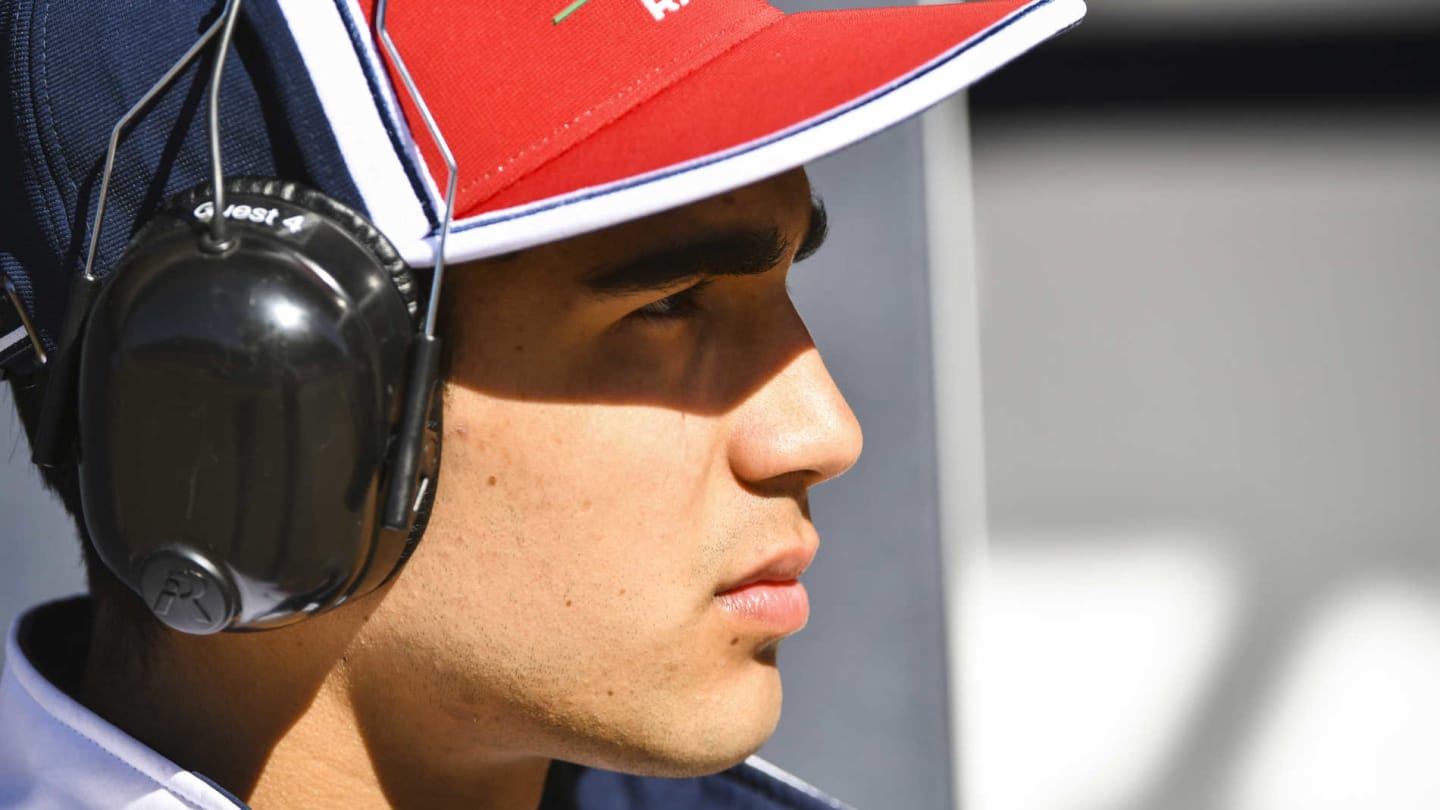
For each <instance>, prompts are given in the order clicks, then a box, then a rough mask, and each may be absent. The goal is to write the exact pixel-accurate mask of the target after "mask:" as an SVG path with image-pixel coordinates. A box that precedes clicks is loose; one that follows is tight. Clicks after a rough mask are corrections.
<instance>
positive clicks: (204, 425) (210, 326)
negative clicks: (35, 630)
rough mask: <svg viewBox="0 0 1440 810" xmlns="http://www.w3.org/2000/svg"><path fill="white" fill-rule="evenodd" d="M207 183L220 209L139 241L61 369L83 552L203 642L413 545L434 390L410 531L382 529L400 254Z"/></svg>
mask: <svg viewBox="0 0 1440 810" xmlns="http://www.w3.org/2000/svg"><path fill="white" fill-rule="evenodd" d="M225 189H226V192H227V198H226V206H225V210H223V211H220V212H215V211H214V210H213V209H214V206H213V204H212V203H211V202H210V197H211V195H210V194H209V191H208V186H202V187H198V188H196V189H192V190H191V191H188V192H186V193H184V194H181V195H179V196H178V197H176V198H175V199H173V200H171V201H170V202H169V203H167V205H166V206H164V207H163V208H162V210H161V212H160V214H158V215H157V216H156V217H155V218H153V219H152V220H150V221H149V222H148V223H147V224H146V225H145V227H143V228H142V229H140V230H139V231H138V232H137V234H136V235H135V237H134V239H133V240H132V242H131V245H130V248H129V249H128V250H127V252H126V255H125V256H123V257H122V258H121V260H120V262H119V263H118V264H117V266H116V269H115V270H114V272H113V273H112V275H111V277H110V278H109V279H107V282H106V286H105V289H104V290H103V291H102V292H101V294H100V297H99V299H98V300H97V301H96V304H95V306H94V308H93V310H92V312H91V317H90V320H89V323H88V326H87V328H86V331H85V337H84V341H83V346H84V348H83V354H82V359H81V371H80V375H79V376H80V408H81V420H80V423H81V431H80V452H81V476H80V477H81V489H82V496H83V501H84V505H85V518H86V524H87V528H88V529H89V530H90V534H91V537H92V540H93V541H94V542H95V546H96V549H97V551H98V552H99V554H100V557H101V558H102V559H103V560H104V561H105V563H106V564H107V565H108V566H109V567H110V568H111V569H112V570H113V571H114V572H115V573H116V575H117V576H118V577H119V578H120V579H121V580H122V581H123V582H125V583H126V584H127V585H129V586H130V587H131V588H132V589H133V590H135V591H136V592H137V593H139V594H140V595H141V597H142V598H143V599H144V600H145V601H146V602H147V604H149V605H150V607H151V609H152V611H153V612H155V613H156V615H157V616H158V617H159V618H161V620H162V621H165V622H166V623H167V624H170V626H172V627H175V628H177V629H181V630H185V631H188V632H200V633H205V632H214V631H216V630H220V629H259V628H264V627H272V626H277V625H280V624H286V623H289V622H292V621H295V620H298V619H299V618H303V617H304V616H306V615H310V614H313V613H317V612H321V611H324V610H327V609H329V608H331V607H334V606H336V605H338V604H340V603H342V602H344V601H346V600H348V599H349V598H352V597H353V596H356V595H359V594H363V593H365V592H368V591H370V590H373V589H374V588H375V587H378V586H379V585H380V584H381V583H383V582H384V581H385V580H387V579H388V578H390V577H391V576H393V574H394V572H395V571H396V570H398V568H399V566H400V565H401V564H403V562H404V560H405V559H406V558H408V556H409V554H410V552H411V551H412V550H413V548H414V546H415V544H416V543H417V542H418V540H419V538H420V536H421V533H422V532H423V529H424V525H425V522H426V519H427V518H428V515H429V511H430V507H431V505H432V504H433V497H434V493H435V483H436V473H437V472H438V465H439V419H440V414H439V410H440V406H439V401H438V398H436V400H435V402H434V405H433V407H432V413H431V414H430V419H429V420H427V422H428V424H429V427H430V428H431V430H430V431H428V436H427V439H428V441H427V442H426V446H425V457H424V460H423V461H422V464H421V469H422V471H423V475H424V477H425V479H426V481H427V488H426V489H425V491H424V493H423V496H422V497H421V498H420V499H419V501H420V503H419V504H417V506H416V509H415V510H414V511H415V514H414V519H413V520H412V522H411V525H410V526H409V529H410V530H409V531H400V530H395V531H392V530H385V529H383V528H381V527H380V523H379V521H378V518H377V512H378V508H377V506H378V504H377V499H378V498H379V496H380V493H383V491H384V488H385V481H386V476H387V471H388V470H389V469H390V465H391V460H390V453H391V452H392V444H393V441H394V430H395V426H396V424H397V422H398V419H399V412H400V411H399V408H400V404H401V402H402V400H403V395H404V388H405V380H406V373H405V372H406V369H407V355H408V353H409V349H410V346H411V344H412V343H413V342H414V340H415V335H416V334H417V331H418V330H417V322H418V310H419V305H418V292H419V291H418V288H417V283H416V279H415V277H414V276H413V274H412V273H411V271H410V270H409V268H408V267H406V266H405V264H404V261H403V260H402V259H401V258H400V256H399V254H398V252H397V251H396V250H395V249H394V247H393V246H392V245H391V244H390V242H389V241H388V240H387V239H386V238H385V237H384V236H383V235H382V234H381V233H380V232H379V231H378V230H377V229H376V228H374V226H372V225H371V224H370V223H369V222H368V221H366V220H365V218H364V217H363V216H361V215H360V214H358V213H356V212H355V211H353V210H351V209H350V208H348V207H346V206H344V205H343V204H341V203H339V202H336V201H335V200H333V199H331V198H329V197H327V196H326V195H324V194H322V193H320V192H317V191H314V190H313V189H309V188H307V187H305V186H303V185H301V184H298V183H293V182H287V181H281V180H274V179H267V178H231V179H229V180H227V181H226V183H225ZM206 206H209V207H208V208H207V207H206ZM217 214H218V215H220V216H224V217H225V218H226V220H227V230H228V231H229V234H230V235H232V236H234V237H235V238H234V239H229V240H227V241H228V242H231V243H232V245H231V246H230V247H227V248H225V249H224V250H215V249H213V247H212V248H207V247H205V243H206V240H204V239H203V234H204V232H205V230H206V229H207V225H206V224H205V223H206V221H208V219H209V217H210V216H213V215H217ZM199 594H203V595H204V598H203V601H202V599H201V596H199ZM177 606H178V607H177ZM177 611H178V612H179V614H180V615H177Z"/></svg>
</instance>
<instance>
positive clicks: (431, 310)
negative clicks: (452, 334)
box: [375, 0, 458, 338]
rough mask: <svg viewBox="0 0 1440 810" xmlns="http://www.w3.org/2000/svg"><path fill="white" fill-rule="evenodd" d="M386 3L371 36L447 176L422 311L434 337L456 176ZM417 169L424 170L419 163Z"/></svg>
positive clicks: (378, 9)
mask: <svg viewBox="0 0 1440 810" xmlns="http://www.w3.org/2000/svg"><path fill="white" fill-rule="evenodd" d="M387 5H388V3H387V2H386V0H379V1H378V2H377V3H376V6H375V32H376V34H377V35H378V36H379V38H380V44H381V45H382V46H383V47H384V48H385V54H386V56H389V57H390V62H391V64H392V65H394V67H395V72H396V73H397V74H399V75H400V82H401V84H403V85H405V92H406V93H408V94H409V96H410V100H411V101H413V102H415V106H416V107H417V108H418V109H419V110H420V117H421V118H423V119H424V120H425V129H426V130H428V131H429V133H430V139H431V140H432V141H434V143H435V146H436V147H437V148H438V149H439V150H440V156H441V157H442V158H444V159H445V169H446V172H447V173H448V174H447V176H446V179H445V214H444V216H443V217H441V220H440V241H439V243H438V244H437V245H436V246H435V273H434V277H433V279H432V280H431V284H430V301H429V304H428V305H427V306H426V308H425V337H427V338H433V337H434V336H435V318H436V313H437V311H438V310H439V307H440V282H441V281H442V280H443V279H444V274H445V240H446V239H447V238H448V237H449V236H450V224H451V223H452V222H454V221H455V181H456V178H457V176H458V172H457V169H456V166H455V156H454V155H453V154H451V153H450V147H449V145H447V144H446V143H445V136H443V135H441V134H440V127H439V125H438V124H436V123H435V117H434V116H432V115H431V114H430V108H429V107H428V106H427V105H426V104H425V98H424V96H422V95H421V94H420V88H418V87H416V86H415V80H414V79H412V78H411V77H410V71H409V69H407V68H406V67H405V60H404V59H401V58H400V51H399V50H397V49H396V48H395V43H394V41H392V40H391V39H390V31H389V29H388V28H386V27H385V11H386V8H385V7H386V6H387ZM421 169H424V165H423V161H422V165H421Z"/></svg>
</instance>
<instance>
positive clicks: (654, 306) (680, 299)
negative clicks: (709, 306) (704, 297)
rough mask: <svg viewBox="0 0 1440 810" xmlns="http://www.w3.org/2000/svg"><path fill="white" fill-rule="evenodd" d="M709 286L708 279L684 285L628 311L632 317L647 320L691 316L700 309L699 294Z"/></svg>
mask: <svg viewBox="0 0 1440 810" xmlns="http://www.w3.org/2000/svg"><path fill="white" fill-rule="evenodd" d="M709 286H710V282H709V281H702V282H700V283H698V284H694V285H692V286H689V287H686V288H685V289H683V290H681V291H680V292H677V293H674V294H672V295H667V296H665V297H664V298H661V299H660V300H659V301H654V302H651V303H649V304H646V305H645V306H643V307H641V308H639V309H637V310H635V311H634V312H632V313H630V314H631V315H632V316H633V317H636V318H640V319H641V320H647V321H679V320H684V319H686V318H689V317H692V316H694V315H695V313H697V312H699V311H700V302H699V298H700V294H701V293H703V292H704V291H705V289H706V288H707V287H709Z"/></svg>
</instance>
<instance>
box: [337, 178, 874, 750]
mask: <svg viewBox="0 0 1440 810" xmlns="http://www.w3.org/2000/svg"><path fill="white" fill-rule="evenodd" d="M810 223H811V203H810V191H809V185H808V183H807V181H806V179H805V176H804V174H803V173H802V172H799V171H795V172H792V173H789V174H786V175H783V176H781V177H777V178H774V179H771V180H768V181H765V182H763V183H759V184H756V185H753V186H749V187H747V188H743V189H740V190H738V191H735V192H733V193H730V194H727V195H724V196H721V197H717V198H713V199H710V200H706V201H704V202H700V203H697V204H694V205H690V206H687V207H685V208H681V209H678V210H675V211H671V212H667V213H664V214H660V215H657V216H654V217H650V218H647V219H644V220H640V221H637V222H632V223H628V224H625V225H622V226H618V227H615V228H612V229H609V230H606V231H602V232H598V233H594V234H590V235H586V236H582V237H579V238H575V239H571V240H567V241H564V242H558V243H554V244H551V245H546V246H544V247H540V248H535V249H532V250H529V251H526V252H524V253H521V254H519V255H517V256H513V257H509V258H506V259H502V260H492V261H488V262H481V263H477V264H476V265H473V266H466V267H461V268H458V269H456V270H454V271H453V272H452V273H451V274H450V276H451V279H450V282H449V283H448V286H447V290H446V296H447V299H446V310H445V312H444V317H445V318H446V319H447V331H448V335H449V345H448V348H449V350H450V352H451V353H452V360H451V365H450V373H449V377H448V386H447V391H446V397H445V436H444V462H443V467H442V473H443V474H442V475H441V478H440V487H439V494H438V500H437V505H436V508H435V512H434V516H433V519H432V520H431V523H430V527H429V530H428V531H427V533H426V538H425V540H424V542H423V543H421V544H420V546H419V549H418V551H417V553H416V554H415V557H414V558H413V559H412V560H411V562H410V563H409V565H408V567H407V569H406V570H405V571H404V573H403V574H402V575H401V576H400V577H399V578H398V579H397V581H396V584H395V585H394V587H393V588H391V589H390V591H389V593H388V594H387V595H386V596H385V598H384V600H383V601H382V602H380V603H379V604H378V605H374V606H372V609H373V610H374V614H373V615H372V616H371V618H370V621H369V622H368V623H367V625H366V627H365V628H364V630H363V631H362V632H361V634H360V636H359V638H358V643H357V644H355V645H354V648H353V651H352V653H351V654H350V656H349V657H348V659H347V665H346V666H347V669H348V673H349V677H350V680H351V683H352V693H353V696H354V699H355V702H356V704H357V706H358V707H359V708H360V716H361V721H362V724H364V723H375V724H385V725H386V726H387V728H385V729H380V728H376V729H373V730H374V731H377V732H380V731H383V732H384V733H385V734H386V735H388V736H394V735H393V732H395V731H396V729H395V728H394V726H395V724H396V723H407V724H410V725H411V726H413V728H414V729H415V732H414V734H415V736H416V738H417V741H416V743H415V745H416V746H417V750H415V751H413V752H411V753H412V754H413V755H414V756H416V757H420V756H421V753H420V751H419V750H418V749H420V748H424V749H425V750H424V754H423V757H424V758H425V759H426V760H427V761H428V762H429V764H430V765H431V766H432V767H433V766H436V765H438V764H439V763H438V762H437V759H444V758H446V757H453V758H455V759H456V761H457V762H459V761H463V759H464V758H466V757H474V756H487V755H488V756H494V755H497V754H503V755H510V756H525V755H537V756H544V757H551V758H562V759H567V760H572V761H579V762H583V763H588V764H594V765H600V766H608V767H613V768H618V769H623V770H629V771H639V772H648V773H660V774H671V775H680V774H690V773H698V772H704V771H713V770H716V769H719V768H721V767H724V766H727V765H729V764H731V763H733V762H735V761H738V760H739V759H741V758H743V757H744V756H745V755H747V754H748V753H750V752H752V751H754V750H755V749H756V748H758V747H759V746H760V745H761V744H762V743H763V742H764V741H765V740H766V738H767V737H768V736H769V735H770V733H771V731H772V730H773V728H774V725H775V723H776V721H777V719H778V717H779V710H780V677H779V674H778V672H777V670H776V668H775V650H776V647H777V645H778V644H779V641H780V639H781V638H782V637H783V636H785V635H788V634H790V633H792V632H794V631H795V630H798V629H799V626H800V625H801V624H803V622H804V613H803V611H802V610H797V607H798V605H797V603H796V600H795V599H794V597H795V596H796V593H795V589H794V588H793V587H787V586H763V585H762V586H760V587H758V588H753V587H752V588H744V587H740V588H739V589H738V590H737V586H743V585H745V584H746V583H748V582H752V581H755V580H762V581H771V582H778V581H782V580H786V579H791V578H793V577H794V576H796V575H797V574H798V573H799V571H800V570H801V569H803V567H804V566H805V565H806V564H808V562H809V560H810V558H811V557H812V556H813V555H814V552H815V550H816V546H817V544H818V541H819V538H818V537H817V535H816V533H815V529H814V527H813V526H812V525H811V522H810V516H809V509H808V501H807V490H808V489H809V487H811V486H813V485H814V484H817V483H819V482H821V481H824V480H826V479H828V478H831V477H834V476H836V475H839V474H840V473H842V472H844V471H845V470H846V469H847V468H848V467H849V466H850V465H851V464H853V463H854V461H855V459H856V457H857V456H858V455H859V452H860V443H861V439H860V430H859V426H858V424H857V423H856V421H855V418H854V416H853V414H852V413H851V412H850V410H849V408H848V407H847V406H846V404H845V401H844V399H843V398H842V397H841V395H840V393H839V391H837V390H836V388H835V386H834V383H833V382H832V381H831V379H830V377H829V375H828V373H827V372H826V370H825V368H824V365H823V364H822V363H821V360H820V356H819V355H818V354H817V352H816V350H815V347H814V345H813V344H812V343H811V340H810V337H809V335H808V334H807V332H806V331H805V327H804V325H803V324H802V323H801V321H800V318H799V316H798V314H797V313H796V311H795V309H794V307H793V305H792V304H791V301H790V298H789V295H788V292H787V289H786V275H787V273H788V272H789V268H790V263H791V260H792V258H793V256H794V254H795V252H796V250H797V249H799V248H800V247H801V246H802V244H803V243H804V242H805V241H806V238H807V233H808V229H809V227H810ZM387 718H388V719H387ZM482 729H483V733H482V731H481V730H482ZM436 746H439V747H440V748H441V749H442V750H439V751H437V750H435V748H436ZM392 753H394V752H392Z"/></svg>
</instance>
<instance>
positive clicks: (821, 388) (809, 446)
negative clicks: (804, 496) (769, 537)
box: [729, 336, 863, 490]
mask: <svg viewBox="0 0 1440 810" xmlns="http://www.w3.org/2000/svg"><path fill="white" fill-rule="evenodd" d="M807 337H808V336H807ZM807 344H808V341H807ZM732 427H733V429H732V432H731V435H730V446H729V451H730V466H731V469H732V470H733V471H734V473H735V475H736V477H737V478H739V479H740V480H741V481H743V482H745V483H746V484H748V485H750V486H753V487H755V488H757V489H762V490H774V489H786V488H791V487H794V486H797V485H798V486H799V487H801V488H808V487H811V486H814V485H815V484H818V483H820V482H822V481H827V480H829V479H831V478H834V477H836V476H838V475H840V474H841V473H843V472H845V471H846V470H848V469H850V467H851V466H853V465H854V464H855V461H856V459H858V458H859V457H860V448H861V445H862V444H863V437H862V434H861V431H860V422H859V421H858V420H856V418H855V414H854V413H853V412H852V411H851V410H850V406H849V404H848V403H846V402H845V397H844V396H843V395H842V394H841V393H840V389H839V388H838V387H836V385H835V381H834V380H833V379H831V377H830V372H829V371H828V370H827V369H826V368H825V363H824V361H823V360H821V359H820V352H819V351H817V350H816V349H815V347H814V345H813V344H808V345H807V346H806V348H804V349H803V350H802V351H800V352H799V353H797V354H796V355H795V356H794V358H793V359H792V360H791V361H790V362H789V363H788V364H786V365H785V366H784V367H783V368H782V369H781V370H780V371H779V372H778V373H777V374H776V375H775V376H774V377H772V378H770V379H769V380H768V381H767V382H766V383H765V384H764V385H763V386H761V387H760V388H759V389H758V390H756V391H755V392H754V393H753V394H752V395H751V396H750V397H749V398H748V399H747V400H746V401H745V402H744V403H743V404H742V405H741V406H740V408H739V410H738V411H737V412H736V414H735V421H734V423H733V425H732Z"/></svg>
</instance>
